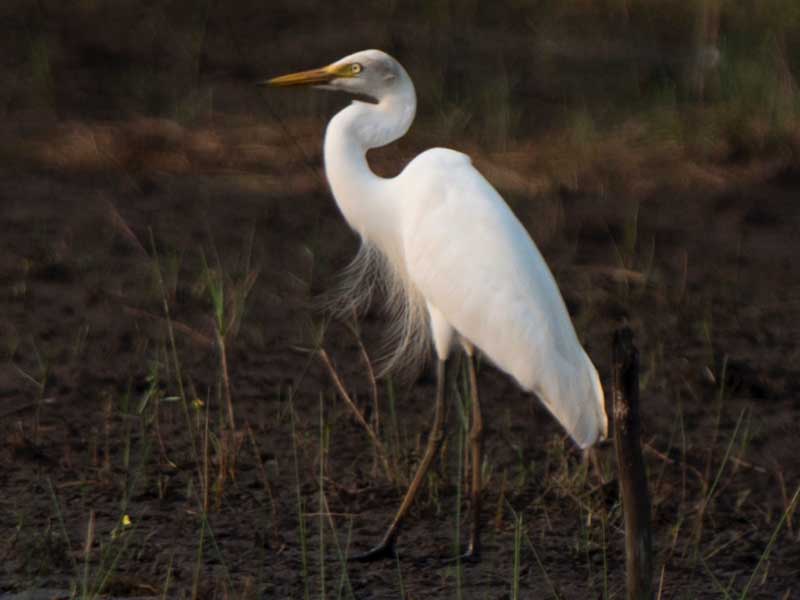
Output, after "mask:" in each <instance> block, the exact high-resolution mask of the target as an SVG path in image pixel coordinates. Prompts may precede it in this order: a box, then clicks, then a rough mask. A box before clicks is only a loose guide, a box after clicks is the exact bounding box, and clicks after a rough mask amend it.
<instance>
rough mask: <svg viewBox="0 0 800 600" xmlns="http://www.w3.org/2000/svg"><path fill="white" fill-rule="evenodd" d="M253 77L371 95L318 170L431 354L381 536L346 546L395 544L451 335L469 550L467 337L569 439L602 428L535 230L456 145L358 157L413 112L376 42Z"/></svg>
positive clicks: (473, 553)
mask: <svg viewBox="0 0 800 600" xmlns="http://www.w3.org/2000/svg"><path fill="white" fill-rule="evenodd" d="M265 83H267V84H269V85H272V86H296V85H313V86H315V87H320V88H324V89H332V90H342V91H345V92H350V93H352V94H355V95H357V96H360V97H362V98H363V97H366V98H369V99H370V100H371V101H363V100H360V99H356V100H354V101H353V102H352V103H351V104H350V105H349V106H347V107H346V108H345V109H343V110H342V111H340V112H339V113H338V114H336V116H334V117H333V118H332V119H331V121H330V123H329V124H328V128H327V131H326V133H325V147H324V158H325V173H326V175H327V178H328V181H329V183H330V187H331V190H332V192H333V196H334V198H335V199H336V203H337V204H338V206H339V209H340V210H341V212H342V215H343V216H344V218H345V219H346V220H347V222H348V224H349V225H350V226H351V227H352V228H353V229H354V230H355V231H356V232H357V233H358V234H359V236H360V237H361V240H362V243H363V247H364V248H367V249H369V252H373V251H377V252H378V253H379V254H380V256H381V257H382V263H383V265H385V267H386V268H387V269H389V270H390V272H389V273H387V276H388V277H390V278H391V279H392V280H393V281H394V282H395V284H396V285H395V288H394V289H395V291H396V293H398V294H399V296H400V301H401V302H403V303H404V304H403V306H404V308H405V310H404V311H403V315H404V324H403V326H402V327H401V330H402V331H403V332H404V333H403V335H402V337H403V341H404V344H403V345H404V346H406V348H404V349H405V350H408V349H409V348H407V346H409V344H411V345H412V346H414V347H418V344H420V343H429V342H428V341H427V339H425V336H423V337H422V338H419V339H417V338H415V337H414V333H415V332H416V331H418V330H419V326H420V325H422V326H423V327H424V330H425V331H426V332H427V333H429V337H430V338H432V341H433V346H434V349H435V352H436V357H437V359H438V360H437V370H436V372H437V386H436V404H435V414H434V421H433V426H432V429H431V432H430V435H429V437H428V443H427V447H426V450H425V454H424V456H423V458H422V461H421V463H420V465H419V467H418V470H417V473H416V475H415V476H414V479H413V481H412V483H411V485H410V486H409V489H408V491H407V492H406V494H405V497H404V498H403V502H402V504H401V506H400V508H399V510H398V512H397V514H396V516H395V518H394V520H393V521H392V523H391V525H390V526H389V529H388V530H387V532H386V534H385V536H384V537H383V540H382V541H381V542H380V543H379V544H378V545H377V546H376V547H375V548H373V549H372V550H371V551H369V552H367V553H366V554H364V555H362V556H361V557H359V558H362V559H377V558H385V557H391V556H394V555H395V542H396V540H397V535H398V531H399V527H400V524H401V522H402V520H403V518H404V517H405V515H406V513H407V512H408V509H409V507H410V506H411V503H412V502H413V499H414V496H415V495H416V493H417V490H418V489H419V487H420V484H421V483H422V480H423V478H424V476H425V473H426V471H427V470H428V467H429V466H430V464H431V461H432V460H433V457H434V455H435V453H436V451H437V449H438V447H439V445H440V443H441V441H442V438H443V424H444V403H445V393H446V366H447V359H448V357H449V355H450V353H451V351H452V350H453V347H454V346H458V345H460V346H461V347H462V348H463V349H464V351H465V352H466V354H467V357H468V365H469V375H470V388H471V389H470V393H471V396H472V427H471V431H470V444H471V464H472V469H471V471H472V486H471V512H472V529H471V535H470V542H469V547H468V550H467V553H466V555H465V557H466V558H477V556H478V554H479V551H480V491H481V479H480V477H481V469H480V465H481V459H480V454H481V443H482V431H483V421H482V417H481V409H480V402H479V398H478V384H477V377H476V372H475V362H474V354H475V349H476V348H477V349H479V350H480V351H481V352H482V353H483V354H484V355H485V356H486V357H488V359H489V360H490V361H491V362H493V363H494V364H495V365H497V367H499V368H500V369H501V370H503V371H505V372H506V373H508V374H510V375H511V376H512V377H514V379H516V381H517V382H518V383H519V385H520V386H521V387H522V388H524V389H525V390H528V391H532V392H534V393H535V394H536V395H537V396H538V397H539V399H540V400H541V401H542V403H543V404H544V405H545V406H546V407H547V409H548V410H549V411H550V413H551V414H552V415H553V416H554V417H555V418H556V420H557V421H558V422H559V423H560V424H561V425H562V426H563V427H564V429H565V430H566V431H567V433H569V435H570V436H571V437H572V439H573V440H574V441H575V443H576V444H577V445H578V446H580V447H581V448H586V447H588V446H591V445H592V444H594V443H595V442H596V441H597V440H599V439H601V438H603V437H605V436H606V435H607V429H608V422H607V417H606V412H605V404H604V397H603V389H602V387H601V384H600V379H599V377H598V375H597V370H596V369H595V367H594V365H593V364H592V362H591V360H590V359H589V357H588V356H587V355H586V353H585V351H584V350H583V348H582V347H581V344H580V342H579V341H578V337H577V335H576V333H575V329H574V328H573V325H572V322H571V320H570V317H569V314H568V312H567V309H566V306H565V305H564V300H563V299H562V297H561V294H560V293H559V290H558V287H557V285H556V282H555V279H554V278H553V275H552V274H551V272H550V270H549V269H548V267H547V265H546V264H545V262H544V259H543V258H542V256H541V254H540V253H539V251H538V249H537V248H536V246H535V244H534V243H533V241H532V240H531V238H530V236H529V235H528V233H527V231H526V230H525V228H524V227H523V226H522V224H521V223H520V222H519V220H517V218H516V217H515V216H514V214H513V213H512V212H511V209H509V207H508V205H507V204H506V203H505V202H504V201H503V199H502V198H501V197H500V195H499V194H498V193H497V191H496V190H495V189H494V188H493V187H492V186H491V185H490V184H489V182H488V181H487V180H486V179H484V177H483V176H482V175H481V174H480V173H479V172H478V171H477V170H476V169H475V167H473V166H472V163H471V161H470V159H469V157H468V156H466V155H465V154H461V153H459V152H456V151H454V150H448V149H445V148H434V149H431V150H428V151H426V152H423V153H422V154H420V155H419V156H417V157H416V158H415V159H414V160H412V161H411V162H410V163H409V164H408V166H406V168H405V169H404V170H403V171H402V172H401V173H400V174H399V175H397V176H396V177H392V178H383V177H379V176H377V175H375V174H374V173H373V172H372V171H371V169H370V167H369V164H368V163H367V158H366V153H367V151H368V150H369V149H371V148H378V147H381V146H385V145H386V144H389V143H391V142H393V141H395V140H397V139H398V138H400V137H402V136H403V135H404V134H405V133H406V131H407V130H408V128H409V127H410V126H411V122H412V121H413V119H414V114H415V112H416V104H417V99H416V92H415V90H414V84H413V83H412V82H411V78H410V77H409V76H408V73H406V70H405V69H404V68H403V67H402V65H400V63H398V62H397V61H396V60H395V59H394V58H392V57H391V56H389V55H388V54H386V53H384V52H382V51H380V50H365V51H362V52H356V53H355V54H351V55H350V56H346V57H345V58H342V59H340V60H338V61H336V62H334V63H332V64H330V65H328V66H327V67H323V68H320V69H313V70H310V71H302V72H299V73H293V74H290V75H284V76H281V77H276V78H274V79H270V80H269V81H267V82H265ZM411 349H414V348H411Z"/></svg>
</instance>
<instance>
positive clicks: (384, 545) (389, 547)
mask: <svg viewBox="0 0 800 600" xmlns="http://www.w3.org/2000/svg"><path fill="white" fill-rule="evenodd" d="M396 558H397V550H396V549H395V547H394V540H388V541H387V540H384V541H382V542H381V543H380V544H378V545H377V546H375V547H374V548H373V549H372V550H367V551H366V552H364V553H363V554H356V555H355V556H351V557H350V560H352V561H355V562H376V561H379V560H389V559H396Z"/></svg>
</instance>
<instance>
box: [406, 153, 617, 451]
mask: <svg viewBox="0 0 800 600" xmlns="http://www.w3.org/2000/svg"><path fill="white" fill-rule="evenodd" d="M398 179H400V180H401V188H402V190H403V192H404V193H405V197H404V198H403V200H402V201H403V202H404V210H403V223H402V232H403V250H404V257H405V261H406V270H407V273H408V277H409V279H410V281H411V283H412V284H413V285H414V286H416V287H417V289H418V290H419V292H420V293H421V294H422V295H423V296H424V297H425V299H426V300H427V301H428V302H429V303H431V304H432V305H434V306H435V307H436V308H437V309H438V310H439V312H440V313H441V314H442V315H444V317H445V318H446V319H447V321H448V322H449V323H450V324H451V325H452V327H453V328H454V329H455V330H456V331H457V332H458V333H459V334H460V335H461V336H463V337H464V338H465V339H467V340H468V341H469V342H471V343H472V344H474V345H475V346H477V347H478V348H480V349H481V351H482V352H483V353H484V354H485V355H487V356H488V357H489V358H490V359H491V360H492V362H494V363H495V364H496V365H497V366H498V367H500V368H501V369H502V370H504V371H506V372H507V373H509V374H511V375H512V376H513V377H515V378H516V379H517V381H519V383H520V384H521V385H522V386H523V387H524V388H526V389H528V390H531V391H534V392H535V393H536V394H537V395H538V396H539V398H540V399H541V400H542V402H543V403H544V404H545V406H546V407H547V408H548V409H549V410H550V412H551V413H552V414H553V415H554V416H555V417H556V418H557V419H558V420H559V422H561V424H562V425H563V426H564V427H565V429H566V430H567V431H568V432H569V433H570V435H571V436H572V437H573V438H574V439H575V441H576V442H577V443H578V444H579V445H581V446H586V445H590V444H592V443H593V442H594V441H595V440H596V438H597V437H598V435H599V433H600V432H601V431H603V430H604V429H605V410H604V408H603V397H602V388H601V387H600V383H599V379H598V377H597V372H596V370H595V369H594V366H593V365H592V364H591V362H590V361H589V359H588V357H587V356H586V354H585V352H584V351H583V348H582V347H581V346H580V343H579V342H578V339H577V336H576V334H575V330H574V328H573V326H572V322H571V320H570V318H569V314H568V312H567V309H566V307H565V305H564V301H563V299H562V297H561V294H560V293H559V291H558V287H557V286H556V282H555V280H554V278H553V275H552V274H551V272H550V270H549V269H548V267H547V265H546V264H545V262H544V259H543V258H542V256H541V254H540V253H539V251H538V249H537V248H536V246H535V245H534V243H533V241H532V240H531V238H530V236H529V235H528V233H527V231H526V230H525V228H524V227H523V226H522V224H521V223H520V222H519V220H518V219H517V218H516V217H515V216H514V214H513V213H512V212H511V209H510V208H509V207H508V205H507V204H506V203H505V202H504V201H503V199H502V198H501V197H500V195H499V194H498V193H497V191H496V190H495V189H494V188H493V187H492V186H491V185H490V184H489V183H488V182H487V181H486V179H485V178H484V177H483V176H482V175H481V174H480V173H479V172H478V171H477V170H476V169H475V168H474V167H473V166H472V164H471V162H470V161H469V158H468V157H467V156H466V155H463V154H460V153H457V152H454V151H451V150H444V149H434V150H430V151H428V152H425V153H423V154H421V155H420V156H419V157H417V159H415V160H414V161H413V162H412V163H411V164H410V165H409V166H408V167H407V169H406V171H404V172H403V174H401V176H400V177H399V178H398Z"/></svg>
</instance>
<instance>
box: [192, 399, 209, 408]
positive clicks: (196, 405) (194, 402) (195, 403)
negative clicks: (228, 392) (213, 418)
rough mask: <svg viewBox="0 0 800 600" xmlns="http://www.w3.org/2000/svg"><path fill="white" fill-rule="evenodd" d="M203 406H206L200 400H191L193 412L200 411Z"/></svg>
mask: <svg viewBox="0 0 800 600" xmlns="http://www.w3.org/2000/svg"><path fill="white" fill-rule="evenodd" d="M205 405H206V403H205V402H203V401H202V400H200V398H195V399H194V400H192V406H194V409H195V410H200V409H201V408H203V407H204V406H205Z"/></svg>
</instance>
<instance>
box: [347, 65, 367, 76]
mask: <svg viewBox="0 0 800 600" xmlns="http://www.w3.org/2000/svg"><path fill="white" fill-rule="evenodd" d="M363 70H364V67H362V66H361V65H360V64H359V63H353V64H352V65H350V71H351V72H352V73H353V75H358V74H359V73H361V71H363Z"/></svg>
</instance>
